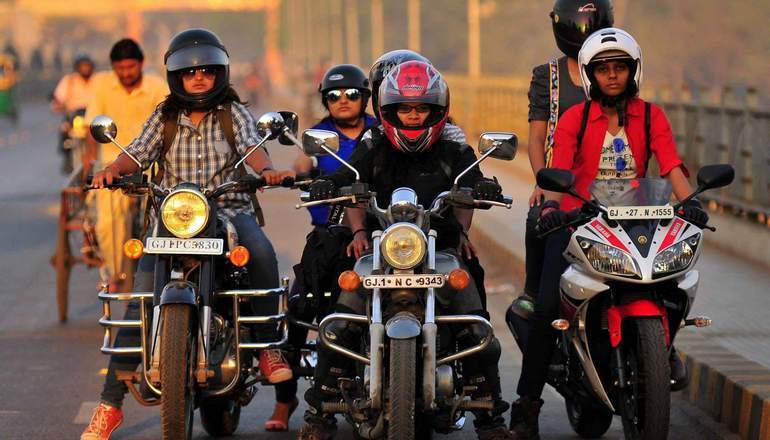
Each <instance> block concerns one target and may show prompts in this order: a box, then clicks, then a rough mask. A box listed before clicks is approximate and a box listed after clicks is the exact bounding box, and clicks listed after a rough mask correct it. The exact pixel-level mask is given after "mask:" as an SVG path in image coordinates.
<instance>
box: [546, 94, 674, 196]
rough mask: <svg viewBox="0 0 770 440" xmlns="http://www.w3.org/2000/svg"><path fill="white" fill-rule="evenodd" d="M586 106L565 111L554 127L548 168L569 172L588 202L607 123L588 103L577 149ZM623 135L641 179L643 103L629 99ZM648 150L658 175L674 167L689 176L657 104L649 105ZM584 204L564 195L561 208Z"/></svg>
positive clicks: (644, 159)
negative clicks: (656, 162) (658, 170)
mask: <svg viewBox="0 0 770 440" xmlns="http://www.w3.org/2000/svg"><path fill="white" fill-rule="evenodd" d="M585 105H586V104H585V103H582V104H577V105H574V106H572V107H571V108H570V109H569V110H567V111H566V112H565V113H564V115H562V117H561V119H559V123H558V125H557V126H556V132H555V133H554V146H553V148H554V149H553V159H552V161H551V168H561V169H565V170H570V171H572V173H573V174H574V175H575V188H576V189H577V192H578V193H579V194H580V195H582V196H583V197H585V198H587V199H590V193H589V192H588V187H589V186H590V185H591V183H592V182H593V181H594V179H595V178H596V174H597V172H598V171H599V159H600V157H601V151H602V144H603V143H604V136H605V134H606V133H607V126H608V125H609V120H608V119H607V117H606V116H604V114H603V113H602V109H601V107H600V105H599V103H598V102H593V101H592V102H591V109H590V110H589V111H588V121H587V123H586V129H585V133H584V134H583V144H582V145H581V146H580V147H578V146H577V135H578V132H579V131H580V123H581V120H582V119H583V108H584V107H585ZM625 130H626V136H628V144H629V146H630V148H631V153H632V154H633V155H634V160H635V162H636V173H637V175H638V176H644V175H645V173H646V171H647V170H646V169H645V164H646V162H647V151H646V148H645V138H644V137H645V135H644V101H643V100H641V99H639V98H632V99H631V100H629V101H628V107H627V110H626V124H625ZM650 150H652V153H653V154H654V155H655V159H656V160H657V161H658V165H659V168H660V175H661V176H666V175H667V174H668V173H670V172H671V170H673V169H674V168H676V167H682V170H683V171H684V173H685V175H689V173H688V171H687V168H686V167H685V166H684V163H683V162H682V159H680V158H679V154H678V153H677V151H676V144H674V136H673V133H672V132H671V125H670V124H669V123H668V119H667V118H666V115H665V114H664V113H663V110H661V109H660V107H658V106H656V105H654V104H653V105H651V106H650ZM582 204H583V202H581V201H580V200H579V199H577V198H575V197H572V196H569V195H566V194H565V196H564V199H563V201H562V203H561V209H563V210H565V211H567V210H570V209H574V208H578V207H580V206H581V205H582Z"/></svg>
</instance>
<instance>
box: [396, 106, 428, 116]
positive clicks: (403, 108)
mask: <svg viewBox="0 0 770 440" xmlns="http://www.w3.org/2000/svg"><path fill="white" fill-rule="evenodd" d="M412 110H416V111H417V113H428V112H430V106H429V105H428V104H420V105H417V106H411V105H407V104H401V105H399V106H398V110H396V111H398V112H399V113H401V114H402V115H408V114H409V113H412Z"/></svg>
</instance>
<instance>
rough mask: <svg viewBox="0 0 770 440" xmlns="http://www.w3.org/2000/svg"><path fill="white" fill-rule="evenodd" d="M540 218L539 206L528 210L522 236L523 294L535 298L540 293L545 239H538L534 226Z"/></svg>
mask: <svg viewBox="0 0 770 440" xmlns="http://www.w3.org/2000/svg"><path fill="white" fill-rule="evenodd" d="M538 217H540V205H535V206H533V207H531V208H529V212H528V213H527V223H526V229H525V231H526V232H525V235H524V248H525V251H526V254H525V256H524V267H525V270H526V278H525V280H524V293H526V294H527V295H529V296H531V297H532V298H537V294H538V292H539V291H540V278H541V275H542V273H543V258H545V241H546V240H545V238H538V236H537V234H538V233H537V231H535V226H536V225H537V219H538Z"/></svg>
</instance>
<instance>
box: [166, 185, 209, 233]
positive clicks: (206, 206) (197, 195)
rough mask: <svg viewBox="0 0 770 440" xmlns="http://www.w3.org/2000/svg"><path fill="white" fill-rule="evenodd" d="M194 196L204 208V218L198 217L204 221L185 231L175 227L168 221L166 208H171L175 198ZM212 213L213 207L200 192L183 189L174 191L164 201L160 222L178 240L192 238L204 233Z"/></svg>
mask: <svg viewBox="0 0 770 440" xmlns="http://www.w3.org/2000/svg"><path fill="white" fill-rule="evenodd" d="M187 195H192V196H194V197H195V198H196V199H197V203H200V205H201V206H202V207H203V212H204V215H203V216H198V218H200V219H201V220H202V221H200V222H199V223H198V225H197V226H195V227H187V228H185V229H180V228H177V227H175V226H174V225H173V224H172V223H171V222H170V221H167V213H166V208H168V207H169V204H170V203H172V202H173V201H174V199H175V198H178V197H181V196H187ZM210 213H211V207H210V206H209V203H208V200H207V199H206V196H204V195H203V193H201V192H200V191H197V190H194V189H190V188H181V189H177V190H174V191H173V192H172V193H171V194H169V195H168V196H166V198H165V199H164V200H163V203H161V205H160V215H159V216H160V220H161V221H162V222H163V226H164V227H165V228H166V230H168V232H170V233H171V234H173V235H174V236H175V237H177V238H192V237H195V236H196V235H198V234H199V233H200V232H201V231H203V230H204V229H205V228H206V225H208V222H209V215H210Z"/></svg>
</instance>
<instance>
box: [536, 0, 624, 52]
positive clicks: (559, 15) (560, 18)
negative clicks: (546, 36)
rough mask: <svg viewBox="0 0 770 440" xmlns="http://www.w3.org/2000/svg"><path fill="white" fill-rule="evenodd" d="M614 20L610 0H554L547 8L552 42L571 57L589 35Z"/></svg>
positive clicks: (609, 25)
mask: <svg viewBox="0 0 770 440" xmlns="http://www.w3.org/2000/svg"><path fill="white" fill-rule="evenodd" d="M614 22H615V15H614V11H613V9H612V0H556V3H555V4H554V5H553V10H552V11H551V23H552V25H553V35H554V37H555V38H556V45H557V46H558V47H559V50H561V51H562V52H564V55H567V56H568V57H570V58H574V59H577V57H578V52H579V51H580V47H581V46H583V42H584V41H585V40H586V38H588V36H589V35H591V34H592V33H594V32H595V31H597V30H599V29H603V28H608V27H611V26H612V25H613V24H614Z"/></svg>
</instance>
